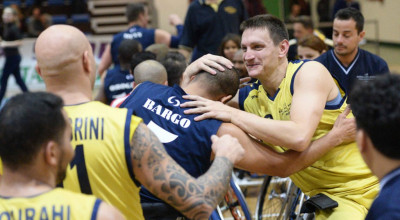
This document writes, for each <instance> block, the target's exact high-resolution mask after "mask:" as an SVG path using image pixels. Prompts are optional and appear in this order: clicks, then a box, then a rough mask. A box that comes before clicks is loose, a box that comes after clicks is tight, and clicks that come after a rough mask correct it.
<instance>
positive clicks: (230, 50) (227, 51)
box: [218, 33, 240, 61]
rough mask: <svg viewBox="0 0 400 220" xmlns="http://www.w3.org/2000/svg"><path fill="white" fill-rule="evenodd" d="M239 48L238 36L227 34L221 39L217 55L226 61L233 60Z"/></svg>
mask: <svg viewBox="0 0 400 220" xmlns="http://www.w3.org/2000/svg"><path fill="white" fill-rule="evenodd" d="M239 48H240V36H239V35H237V34H231V33H229V34H227V35H225V37H224V38H223V39H222V42H221V44H220V45H219V48H218V55H220V56H223V57H225V58H227V59H228V60H231V61H232V59H233V56H234V55H235V53H236V51H238V50H239Z"/></svg>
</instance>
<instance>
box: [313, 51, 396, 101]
mask: <svg viewBox="0 0 400 220" xmlns="http://www.w3.org/2000/svg"><path fill="white" fill-rule="evenodd" d="M315 60H316V61H318V62H320V63H322V64H323V65H324V66H325V67H326V68H327V69H328V71H329V72H330V73H331V75H332V76H333V77H334V78H335V79H336V80H337V81H338V83H339V85H340V87H342V89H343V90H344V91H345V92H346V94H349V92H350V91H351V88H352V87H353V85H354V82H355V81H356V80H369V79H372V78H373V77H374V76H376V75H380V74H384V73H389V68H388V65H387V63H386V62H385V61H384V60H383V59H382V58H380V57H378V56H376V55H374V54H372V53H370V52H368V51H365V50H363V49H360V48H358V53H357V55H356V57H355V58H354V60H353V61H352V62H351V64H350V65H349V66H348V67H345V66H343V64H342V63H341V62H340V61H339V59H338V58H337V57H336V55H335V53H334V52H333V49H331V50H329V51H328V52H326V53H323V54H322V55H321V56H319V57H318V58H316V59H315Z"/></svg>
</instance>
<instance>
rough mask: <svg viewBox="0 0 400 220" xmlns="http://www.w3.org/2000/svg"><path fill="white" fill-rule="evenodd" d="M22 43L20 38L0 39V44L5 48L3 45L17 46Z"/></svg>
mask: <svg viewBox="0 0 400 220" xmlns="http://www.w3.org/2000/svg"><path fill="white" fill-rule="evenodd" d="M21 45H22V40H14V41H5V40H3V41H1V42H0V46H1V47H3V48H5V47H19V46H21Z"/></svg>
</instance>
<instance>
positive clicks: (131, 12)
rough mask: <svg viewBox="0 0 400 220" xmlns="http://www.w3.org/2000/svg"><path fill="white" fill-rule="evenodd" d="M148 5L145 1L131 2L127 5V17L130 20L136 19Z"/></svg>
mask: <svg viewBox="0 0 400 220" xmlns="http://www.w3.org/2000/svg"><path fill="white" fill-rule="evenodd" d="M145 7H146V6H145V5H144V4H143V3H131V4H128V5H127V6H126V18H127V19H128V22H132V21H136V20H137V19H138V18H139V15H140V14H142V13H144V10H145V9H144V8H145Z"/></svg>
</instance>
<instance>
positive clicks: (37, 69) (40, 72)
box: [35, 64, 43, 78]
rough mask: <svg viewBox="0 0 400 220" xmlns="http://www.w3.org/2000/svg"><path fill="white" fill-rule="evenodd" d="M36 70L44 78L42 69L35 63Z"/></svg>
mask: <svg viewBox="0 0 400 220" xmlns="http://www.w3.org/2000/svg"><path fill="white" fill-rule="evenodd" d="M35 70H36V72H37V73H38V74H39V76H40V77H42V78H43V76H42V71H41V70H40V68H39V66H38V65H37V64H36V65H35Z"/></svg>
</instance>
